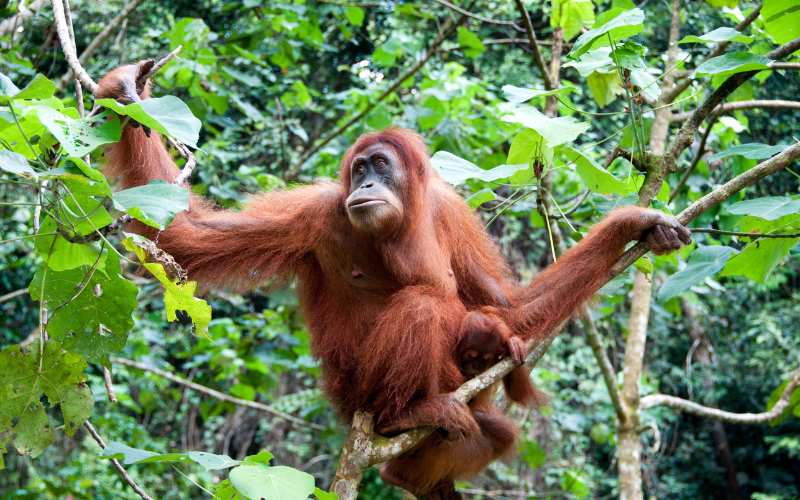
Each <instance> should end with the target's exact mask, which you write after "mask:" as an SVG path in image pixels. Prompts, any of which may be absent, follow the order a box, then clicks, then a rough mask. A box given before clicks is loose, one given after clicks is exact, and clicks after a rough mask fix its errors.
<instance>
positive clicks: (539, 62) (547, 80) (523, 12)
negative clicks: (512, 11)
mask: <svg viewBox="0 0 800 500" xmlns="http://www.w3.org/2000/svg"><path fill="white" fill-rule="evenodd" d="M514 3H515V4H516V6H517V10H518V11H519V15H520V17H522V23H523V24H524V25H525V33H526V34H527V35H528V43H529V44H530V46H531V50H532V51H533V61H534V62H535V63H536V66H537V67H538V68H539V72H540V73H541V74H542V80H543V81H544V88H546V89H547V90H553V89H555V86H554V85H553V79H552V75H550V73H549V72H548V71H547V65H546V64H545V62H544V57H542V52H541V50H539V41H538V40H537V39H536V32H535V31H533V24H532V23H531V17H530V15H528V10H527V9H526V8H525V5H524V4H523V3H522V0H514Z"/></svg>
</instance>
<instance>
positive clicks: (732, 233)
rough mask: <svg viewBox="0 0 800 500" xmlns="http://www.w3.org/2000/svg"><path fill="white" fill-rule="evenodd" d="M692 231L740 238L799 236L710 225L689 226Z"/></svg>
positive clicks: (796, 236)
mask: <svg viewBox="0 0 800 500" xmlns="http://www.w3.org/2000/svg"><path fill="white" fill-rule="evenodd" d="M689 229H691V230H692V232H693V233H708V234H721V235H725V236H739V237H740V238H753V239H754V240H757V239H759V238H800V233H743V232H740V231H726V230H724V229H714V228H712V227H692V228H689Z"/></svg>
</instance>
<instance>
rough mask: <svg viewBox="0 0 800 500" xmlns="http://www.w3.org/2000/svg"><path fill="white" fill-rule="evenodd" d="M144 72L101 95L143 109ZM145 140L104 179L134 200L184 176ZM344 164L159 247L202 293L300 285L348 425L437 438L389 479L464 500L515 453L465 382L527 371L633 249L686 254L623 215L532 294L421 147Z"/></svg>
mask: <svg viewBox="0 0 800 500" xmlns="http://www.w3.org/2000/svg"><path fill="white" fill-rule="evenodd" d="M146 67H147V64H146V63H140V64H138V65H128V66H122V67H120V68H117V69H116V70H114V71H112V72H111V73H109V74H108V75H107V76H106V77H105V78H103V79H102V80H101V81H100V90H99V91H98V97H113V98H116V99H120V100H123V101H131V100H136V99H139V98H140V97H143V98H146V97H147V94H148V90H147V88H146V85H142V84H141V82H139V85H138V86H137V77H138V76H139V75H140V74H142V73H143V72H144V71H146ZM137 94H138V95H137ZM146 132H147V131H145V130H143V129H142V128H141V127H139V128H136V127H134V126H126V127H125V129H124V130H123V134H122V140H121V141H120V142H119V143H117V144H114V145H113V146H111V147H110V148H109V150H108V151H107V158H108V165H107V173H108V174H109V175H110V176H113V177H117V178H119V181H120V182H121V184H122V186H124V187H131V186H136V185H140V184H144V183H147V182H148V181H150V180H153V179H163V180H167V181H171V180H173V179H175V177H176V176H177V174H178V169H177V167H176V166H175V164H174V163H173V161H172V160H171V158H170V156H169V154H168V153H167V151H166V149H165V148H164V145H163V144H162V140H161V138H160V137H159V136H158V134H156V133H149V134H148V133H146ZM341 165H342V166H341V179H340V181H339V182H320V183H317V184H313V185H311V186H307V187H303V188H299V189H292V190H287V191H276V192H271V193H266V194H262V195H259V196H256V197H253V198H252V199H251V200H250V201H249V202H248V203H247V204H246V206H245V208H244V209H243V210H242V211H240V212H234V211H228V210H218V209H215V208H213V207H212V206H211V205H210V204H209V203H207V202H205V201H203V200H202V199H200V198H197V197H193V198H192V200H191V205H190V209H189V210H188V211H186V212H184V213H182V214H180V215H178V216H177V217H176V218H175V220H174V221H173V222H172V224H171V225H170V226H169V227H168V228H167V229H166V230H165V231H163V232H161V233H160V235H159V237H158V244H159V246H160V247H161V248H163V249H164V250H166V251H167V252H169V253H170V254H172V255H173V256H174V257H175V259H177V261H178V262H179V263H180V264H181V265H182V266H184V268H186V270H187V271H188V273H189V276H190V277H191V278H192V279H195V280H199V281H200V282H202V283H204V284H205V285H206V286H217V287H232V288H235V289H239V290H245V289H249V288H253V287H255V286H257V285H259V284H261V283H263V282H264V281H265V280H267V279H275V278H278V279H288V278H290V277H296V278H297V280H298V282H299V294H300V301H301V305H302V310H303V314H304V316H305V318H306V321H307V322H308V326H309V329H310V331H311V333H312V337H313V340H312V347H313V351H314V354H315V355H316V356H317V357H318V358H319V359H320V360H321V363H322V369H323V383H324V389H325V391H326V392H327V394H328V396H329V397H330V398H331V400H332V401H333V404H334V405H335V406H336V408H337V409H338V410H339V412H340V413H341V414H342V416H343V417H344V418H345V419H349V418H351V417H352V415H353V413H354V412H355V411H356V410H366V411H370V412H373V413H374V415H375V419H376V428H377V430H378V431H379V432H381V433H395V432H400V431H403V430H406V429H409V428H413V427H420V426H435V427H438V428H439V429H440V430H441V431H440V432H437V433H434V434H432V435H431V436H430V437H429V438H428V439H427V440H425V441H424V442H423V443H422V444H421V445H420V446H418V447H417V448H416V449H414V450H412V451H411V452H409V453H407V454H405V455H403V456H401V457H399V458H397V459H395V460H393V461H391V462H389V463H388V464H387V465H386V466H384V468H383V470H382V475H383V477H384V479H386V480H387V481H389V482H391V483H393V484H396V485H399V486H401V487H403V488H406V489H408V490H409V491H411V492H413V493H414V494H416V495H418V496H420V497H423V498H457V493H456V492H455V490H454V488H453V481H454V480H455V479H458V478H464V477H468V476H470V475H473V474H476V473H478V472H480V471H481V470H482V469H483V468H484V467H486V465H487V464H488V463H489V462H491V461H492V460H494V459H496V458H498V457H500V456H502V455H504V454H507V453H508V452H510V451H511V449H512V447H513V445H514V441H515V437H516V429H515V427H514V425H513V424H512V422H511V421H510V420H509V419H508V418H507V417H506V416H505V415H503V414H502V413H501V412H500V411H499V410H497V409H496V408H495V407H494V406H492V404H491V398H490V397H489V395H487V394H483V395H481V396H479V397H478V398H476V400H475V401H473V402H472V403H470V405H469V406H468V405H464V404H461V403H459V402H457V401H456V400H455V399H454V398H453V397H452V395H451V393H452V391H454V390H455V389H456V388H458V387H459V386H460V385H461V384H462V383H463V382H464V381H465V379H466V377H468V376H471V375H472V374H474V372H475V370H477V369H480V368H481V366H482V367H485V366H487V364H492V363H493V362H494V360H496V358H497V356H503V355H512V357H513V358H514V359H515V360H517V361H518V362H519V361H520V360H521V359H522V357H523V356H522V354H523V353H521V352H520V346H521V343H520V339H521V340H526V339H530V338H533V337H536V336H540V335H542V334H544V333H545V332H547V331H548V330H549V329H551V328H553V327H555V326H556V325H558V324H560V323H561V322H562V321H564V320H566V319H567V318H568V317H569V316H570V315H571V314H572V313H573V312H574V311H575V310H576V309H577V308H578V307H579V306H580V305H581V304H582V303H583V302H585V301H586V300H587V299H588V298H589V297H590V296H591V295H592V294H593V293H594V292H595V291H597V289H598V288H599V287H600V286H601V285H602V283H604V282H605V281H606V277H607V276H608V273H609V270H610V268H611V266H612V265H613V264H614V263H615V261H616V260H617V258H618V257H619V256H620V255H621V254H622V252H623V250H624V248H625V246H626V244H628V243H629V242H630V241H632V240H637V239H644V240H645V241H646V242H647V243H648V244H649V245H650V247H651V248H652V249H653V250H654V251H656V252H659V253H661V252H668V251H672V250H674V249H677V248H679V247H680V246H681V244H682V243H687V242H688V241H689V232H688V230H687V229H686V228H684V227H683V226H681V225H680V224H679V223H678V222H677V221H676V220H675V219H674V218H672V217H669V216H666V215H664V214H661V213H659V212H656V211H653V210H648V209H643V208H637V207H628V208H623V209H620V210H616V211H614V212H612V213H611V214H610V215H609V216H608V217H607V218H606V219H605V220H604V221H603V222H601V223H600V224H598V225H597V226H596V227H595V228H593V229H592V230H591V231H590V232H589V234H588V235H587V236H586V237H585V238H584V239H583V240H582V241H581V242H580V243H579V244H578V245H576V246H575V247H574V248H573V249H571V250H570V251H568V252H567V253H565V254H564V255H563V257H561V259H559V261H558V262H557V263H556V264H554V265H552V266H550V267H549V268H547V269H546V270H545V271H544V272H542V273H541V274H540V275H539V276H538V277H537V278H536V279H535V280H534V281H533V282H532V283H531V284H530V285H529V286H527V287H521V286H518V285H517V284H515V283H513V282H512V281H511V280H510V279H509V273H508V271H507V268H506V266H505V263H504V261H503V259H502V258H501V256H500V254H499V252H498V250H497V248H496V247H495V245H494V244H493V243H492V241H491V240H490V238H489V237H488V235H487V234H486V233H485V231H484V230H483V228H482V226H481V224H480V223H479V221H478V219H477V218H476V217H475V216H474V215H473V213H472V212H471V210H470V209H469V207H468V206H467V205H466V204H465V203H464V201H463V200H462V199H461V198H460V197H459V195H458V194H457V193H456V192H455V191H454V190H453V189H452V188H451V187H450V186H448V185H447V184H446V183H445V182H444V181H443V180H442V179H441V178H439V176H438V175H437V174H436V173H435V171H434V170H433V169H432V168H431V166H430V164H429V162H428V153H427V151H426V148H425V145H424V144H423V141H422V139H421V138H420V137H419V136H418V135H416V134H414V133H413V132H409V131H407V130H401V129H388V130H385V131H383V132H378V133H371V134H366V135H363V136H362V137H360V138H359V139H358V141H356V143H355V144H354V145H353V146H352V147H351V148H350V149H349V150H348V151H347V153H346V154H345V156H344V159H343V160H342V164H341ZM140 230H141V231H142V232H145V233H147V231H148V230H147V229H145V228H140ZM150 231H152V230H150ZM151 236H152V233H151ZM512 332H513V334H512ZM481 363H483V364H481ZM523 370H524V369H519V370H517V371H518V373H515V372H512V374H511V375H509V378H508V379H507V380H506V385H507V389H508V392H509V395H510V396H511V397H512V398H513V399H515V400H517V401H520V402H528V401H530V400H531V399H532V398H533V392H532V387H531V386H530V381H529V378H528V377H527V374H526V373H525V372H524V371H523Z"/></svg>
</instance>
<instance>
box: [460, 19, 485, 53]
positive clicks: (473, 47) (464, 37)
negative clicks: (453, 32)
mask: <svg viewBox="0 0 800 500" xmlns="http://www.w3.org/2000/svg"><path fill="white" fill-rule="evenodd" d="M458 44H459V45H460V46H461V49H462V50H463V51H464V54H465V55H466V56H467V57H470V58H472V59H474V58H476V57H478V56H479V55H481V54H483V52H484V51H485V50H486V47H484V46H483V42H481V39H480V38H478V36H477V35H475V33H473V32H471V31H470V30H468V29H467V28H465V27H463V26H459V27H458Z"/></svg>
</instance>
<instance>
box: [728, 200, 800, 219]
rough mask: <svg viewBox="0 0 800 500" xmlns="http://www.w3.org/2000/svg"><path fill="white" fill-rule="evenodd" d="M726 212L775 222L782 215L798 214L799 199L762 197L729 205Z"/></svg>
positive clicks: (799, 209) (799, 207)
mask: <svg viewBox="0 0 800 500" xmlns="http://www.w3.org/2000/svg"><path fill="white" fill-rule="evenodd" d="M726 210H727V211H728V213H732V214H735V215H750V216H753V217H760V218H762V219H766V220H775V219H777V218H779V217H783V216H784V215H789V214H795V213H800V198H798V197H789V196H764V197H763V198H754V199H752V200H744V201H740V202H738V203H734V204H733V205H729V206H728V207H727V208H726Z"/></svg>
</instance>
